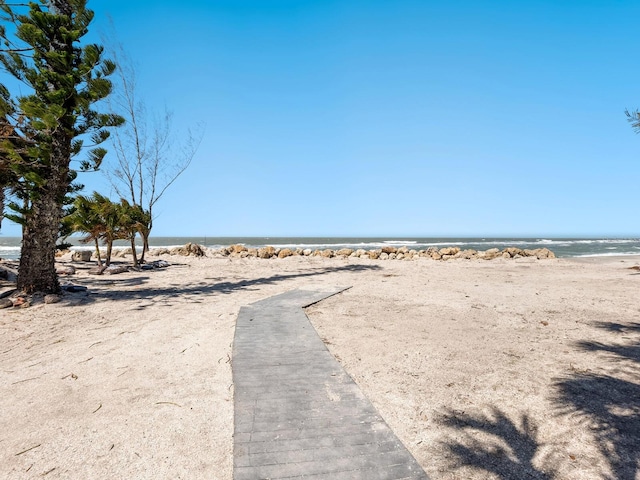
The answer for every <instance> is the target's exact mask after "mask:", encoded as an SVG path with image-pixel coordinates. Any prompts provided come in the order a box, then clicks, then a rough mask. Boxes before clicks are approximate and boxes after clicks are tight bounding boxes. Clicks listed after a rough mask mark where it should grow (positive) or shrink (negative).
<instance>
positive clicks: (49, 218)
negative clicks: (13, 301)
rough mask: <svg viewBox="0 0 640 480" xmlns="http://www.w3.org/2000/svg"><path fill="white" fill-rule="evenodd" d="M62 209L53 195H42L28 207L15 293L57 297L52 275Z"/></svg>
mask: <svg viewBox="0 0 640 480" xmlns="http://www.w3.org/2000/svg"><path fill="white" fill-rule="evenodd" d="M61 216H62V207H61V204H60V203H59V202H57V201H56V195H54V194H53V193H52V192H49V191H46V192H44V193H43V195H42V196H41V197H40V198H37V199H35V200H34V201H33V203H32V204H31V212H29V214H28V215H26V217H25V223H24V225H23V227H22V250H21V254H20V267H19V269H18V289H19V290H22V291H24V292H25V293H34V292H43V293H59V292H60V283H59V282H58V275H57V274H56V241H57V240H58V229H59V226H60V217H61Z"/></svg>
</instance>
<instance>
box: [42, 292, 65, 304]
mask: <svg viewBox="0 0 640 480" xmlns="http://www.w3.org/2000/svg"><path fill="white" fill-rule="evenodd" d="M60 300H62V297H61V296H60V295H55V294H52V293H50V294H48V295H45V296H44V303H46V304H51V303H59V302H60Z"/></svg>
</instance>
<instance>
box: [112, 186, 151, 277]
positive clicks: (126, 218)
mask: <svg viewBox="0 0 640 480" xmlns="http://www.w3.org/2000/svg"><path fill="white" fill-rule="evenodd" d="M118 210H119V216H118V218H119V225H120V228H121V231H122V234H123V236H122V237H121V238H128V239H129V241H130V242H131V254H132V256H133V266H134V267H137V266H138V264H139V262H138V254H137V252H136V235H137V234H141V235H143V232H144V231H145V229H146V228H147V226H148V225H149V220H150V215H149V213H148V212H146V211H145V210H144V209H143V208H142V207H141V206H140V205H135V204H134V205H132V204H130V203H129V202H128V201H127V200H125V199H124V198H121V199H120V204H119V205H118Z"/></svg>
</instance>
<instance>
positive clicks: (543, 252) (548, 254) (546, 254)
mask: <svg viewBox="0 0 640 480" xmlns="http://www.w3.org/2000/svg"><path fill="white" fill-rule="evenodd" d="M536 257H538V258H539V259H543V258H556V254H555V253H553V252H552V251H551V250H549V249H548V248H539V249H538V251H537V252H536Z"/></svg>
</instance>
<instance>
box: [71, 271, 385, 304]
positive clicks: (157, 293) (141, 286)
mask: <svg viewBox="0 0 640 480" xmlns="http://www.w3.org/2000/svg"><path fill="white" fill-rule="evenodd" d="M169 268H173V267H169ZM381 268H382V267H380V266H377V265H342V266H338V267H325V268H310V269H307V270H303V271H299V272H296V273H286V274H279V275H271V276H269V277H259V278H247V279H242V280H237V281H223V279H222V278H210V279H205V280H208V281H199V282H190V281H189V278H188V274H185V282H184V283H181V284H175V285H170V286H168V287H160V288H157V287H151V286H150V285H149V279H150V276H151V275H153V274H154V272H153V271H151V272H144V274H142V273H141V274H140V275H136V276H128V277H124V276H123V277H116V278H114V277H104V276H101V277H95V278H93V277H89V278H86V277H85V278H82V279H74V280H73V283H74V284H77V285H83V286H86V287H87V288H88V289H89V292H90V293H91V294H90V295H88V296H86V297H84V298H83V303H88V302H94V301H97V300H99V299H109V300H116V301H117V300H146V299H152V298H158V297H168V298H175V297H180V296H187V297H190V298H191V299H192V300H195V299H194V296H203V295H211V294H230V293H233V292H237V291H247V290H249V291H250V290H257V289H258V287H259V286H261V285H273V284H277V283H280V282H284V281H287V280H291V279H295V278H305V277H309V278H311V277H318V276H322V275H326V274H329V273H336V272H351V273H358V272H364V271H375V270H380V269H381ZM185 273H186V272H185ZM105 287H108V288H105ZM195 301H197V300H195Z"/></svg>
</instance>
